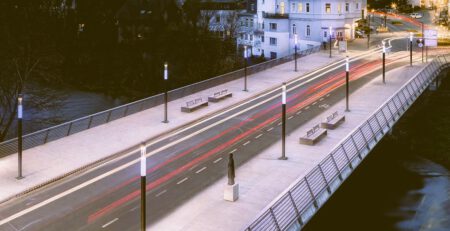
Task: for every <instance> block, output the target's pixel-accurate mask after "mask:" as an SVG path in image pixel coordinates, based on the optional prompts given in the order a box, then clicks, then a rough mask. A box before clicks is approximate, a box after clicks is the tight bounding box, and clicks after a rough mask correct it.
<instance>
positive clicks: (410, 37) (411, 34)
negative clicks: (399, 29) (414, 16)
mask: <svg viewBox="0 0 450 231" xmlns="http://www.w3.org/2000/svg"><path fill="white" fill-rule="evenodd" d="M409 41H410V42H412V41H413V32H409Z"/></svg>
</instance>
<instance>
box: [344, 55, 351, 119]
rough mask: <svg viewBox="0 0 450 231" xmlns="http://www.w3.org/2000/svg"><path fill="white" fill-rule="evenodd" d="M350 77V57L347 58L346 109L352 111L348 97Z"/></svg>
mask: <svg viewBox="0 0 450 231" xmlns="http://www.w3.org/2000/svg"><path fill="white" fill-rule="evenodd" d="M349 77H350V59H349V58H348V55H347V57H346V58H345V111H347V112H348V111H350V109H349V107H348V97H349V86H348V84H349Z"/></svg>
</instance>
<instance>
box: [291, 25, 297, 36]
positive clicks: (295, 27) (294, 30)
mask: <svg viewBox="0 0 450 231" xmlns="http://www.w3.org/2000/svg"><path fill="white" fill-rule="evenodd" d="M292 34H297V26H296V25H295V24H292Z"/></svg>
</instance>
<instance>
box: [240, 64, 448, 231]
mask: <svg viewBox="0 0 450 231" xmlns="http://www.w3.org/2000/svg"><path fill="white" fill-rule="evenodd" d="M447 58H448V57H445V56H441V57H437V58H435V59H434V60H433V61H432V62H431V63H430V64H429V65H427V66H426V67H425V68H423V69H422V70H421V71H420V72H419V73H418V74H416V76H415V77H413V78H412V79H411V80H410V81H408V82H407V83H406V84H405V85H403V86H402V87H401V88H400V90H398V91H397V92H396V93H395V94H394V95H393V96H392V97H391V98H389V99H388V100H387V101H386V102H385V103H384V104H383V105H382V106H381V107H380V108H379V109H378V110H376V111H375V113H374V114H373V115H372V116H370V118H369V119H367V120H366V121H365V122H363V123H362V124H361V125H360V126H359V127H358V128H356V129H355V130H353V131H352V132H351V133H350V135H348V136H347V137H346V138H345V139H344V140H343V141H342V142H341V143H340V144H339V145H337V146H336V147H335V148H334V149H333V151H331V153H330V154H329V155H328V156H327V157H326V158H325V159H324V160H322V161H321V162H320V163H319V164H318V165H317V166H316V167H314V168H313V169H312V170H311V171H310V172H309V173H308V174H307V175H306V176H305V177H303V178H301V179H299V180H297V181H296V182H295V183H294V184H292V185H291V186H290V187H289V188H288V189H287V190H286V191H285V192H283V193H282V194H281V195H280V196H279V197H278V198H276V199H275V200H274V201H273V202H272V203H271V204H270V205H269V206H268V207H267V208H265V209H264V210H263V211H262V212H261V213H260V214H259V215H258V216H257V218H256V219H255V220H254V221H253V222H252V223H251V224H250V225H248V226H247V227H245V230H246V231H257V230H258V231H259V230H261V231H270V230H276V231H280V230H288V229H292V228H293V227H296V228H297V229H298V228H301V227H303V226H304V224H306V222H308V220H309V219H310V218H311V217H312V216H313V214H314V213H315V211H317V210H318V209H319V208H320V207H321V206H322V205H323V204H324V203H325V202H326V201H327V200H328V198H329V197H330V196H331V195H332V193H333V192H334V191H335V190H337V189H338V187H339V185H340V184H341V183H342V182H343V181H344V180H345V178H346V177H348V176H349V175H350V173H351V172H352V171H353V169H354V168H355V167H357V166H358V164H359V163H360V162H361V161H362V160H363V159H364V157H365V156H366V155H367V154H368V153H369V152H370V150H371V149H372V148H373V147H374V146H375V145H376V144H377V143H378V141H379V140H380V139H381V138H382V137H383V136H384V134H385V133H386V132H388V131H389V129H390V128H391V127H392V126H393V125H394V124H395V123H396V122H397V120H398V119H399V118H400V117H401V115H402V114H403V113H404V112H405V111H406V110H407V109H408V108H409V107H410V106H411V105H412V103H413V102H414V101H415V100H416V99H417V98H418V97H419V96H420V94H421V93H422V92H423V91H424V90H425V89H426V88H427V86H428V85H429V84H430V83H431V82H432V81H433V80H434V79H435V77H436V76H437V75H438V74H439V73H440V71H441V70H442V69H443V68H445V67H446V66H447V65H448V63H447Z"/></svg>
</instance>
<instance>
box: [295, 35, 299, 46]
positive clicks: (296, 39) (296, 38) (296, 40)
mask: <svg viewBox="0 0 450 231" xmlns="http://www.w3.org/2000/svg"><path fill="white" fill-rule="evenodd" d="M294 44H295V45H296V46H297V44H298V36H297V34H294Z"/></svg>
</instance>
